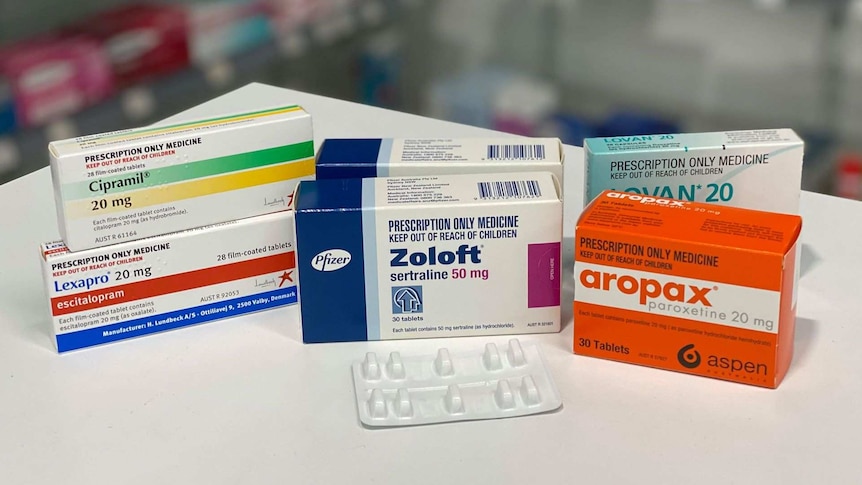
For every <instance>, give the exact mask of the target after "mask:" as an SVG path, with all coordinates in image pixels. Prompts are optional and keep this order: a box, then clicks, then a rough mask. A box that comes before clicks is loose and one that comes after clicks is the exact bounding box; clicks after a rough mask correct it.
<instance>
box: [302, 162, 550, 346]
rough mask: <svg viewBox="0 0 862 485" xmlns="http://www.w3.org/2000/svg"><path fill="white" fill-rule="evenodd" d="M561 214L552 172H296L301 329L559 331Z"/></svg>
mask: <svg viewBox="0 0 862 485" xmlns="http://www.w3.org/2000/svg"><path fill="white" fill-rule="evenodd" d="M561 216H562V202H561V201H560V198H559V191H558V186H557V181H556V179H555V177H554V176H553V175H552V174H551V173H550V172H525V173H517V174H511V173H509V174H484V175H482V174H478V175H476V174H466V175H441V176H427V177H389V178H366V179H346V180H336V179H332V180H317V181H313V182H302V183H301V184H300V186H299V187H298V188H297V195H296V231H297V236H298V237H297V258H298V262H297V269H298V271H299V285H300V311H301V314H302V329H303V340H304V341H305V342H332V341H350V340H387V339H405V338H423V337H452V336H464V335H493V334H515V333H537V332H556V331H559V329H560V276H561V273H560V272H561V266H560V250H561V246H560V240H561V237H562V222H561Z"/></svg>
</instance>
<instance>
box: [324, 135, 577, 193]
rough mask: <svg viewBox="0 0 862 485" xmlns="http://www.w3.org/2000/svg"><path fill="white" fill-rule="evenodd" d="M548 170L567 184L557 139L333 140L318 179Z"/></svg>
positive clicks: (561, 151) (327, 146)
mask: <svg viewBox="0 0 862 485" xmlns="http://www.w3.org/2000/svg"><path fill="white" fill-rule="evenodd" d="M535 171H548V172H551V173H553V174H554V175H556V177H557V180H559V181H560V183H561V184H562V181H563V147H562V145H561V144H560V140H558V139H556V138H511V137H510V138H455V139H453V138H382V139H381V138H371V139H338V138H336V139H328V140H325V141H324V142H323V145H322V146H321V147H320V151H319V152H318V154H317V178H318V179H342V178H363V177H401V176H420V175H445V174H456V173H485V172H491V173H503V172H535Z"/></svg>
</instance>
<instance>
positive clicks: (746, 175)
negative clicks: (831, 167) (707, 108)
mask: <svg viewBox="0 0 862 485" xmlns="http://www.w3.org/2000/svg"><path fill="white" fill-rule="evenodd" d="M803 151H804V143H803V141H802V140H801V139H800V138H799V136H798V135H797V134H796V133H795V132H793V130H789V129H780V130H752V131H728V132H719V133H689V134H668V135H643V136H612V137H604V138H588V139H586V140H584V156H585V157H586V165H587V201H591V200H593V198H595V197H596V196H598V195H599V194H600V193H601V192H602V191H604V190H617V191H621V192H631V193H634V194H642V195H649V196H652V197H662V198H666V199H679V200H687V201H697V202H708V203H713V204H719V205H729V206H733V207H745V208H748V209H756V210H764V211H772V212H783V213H788V214H797V213H798V212H799V196H800V193H801V190H802V187H801V185H802V156H803Z"/></svg>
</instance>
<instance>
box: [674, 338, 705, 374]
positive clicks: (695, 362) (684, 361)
mask: <svg viewBox="0 0 862 485" xmlns="http://www.w3.org/2000/svg"><path fill="white" fill-rule="evenodd" d="M676 360H678V361H679V364H680V365H681V366H683V367H685V368H686V369H694V368H696V367H697V366H699V365H700V352H698V351H697V350H694V344H688V345H686V346H685V347H683V348H681V349H679V352H677V353H676Z"/></svg>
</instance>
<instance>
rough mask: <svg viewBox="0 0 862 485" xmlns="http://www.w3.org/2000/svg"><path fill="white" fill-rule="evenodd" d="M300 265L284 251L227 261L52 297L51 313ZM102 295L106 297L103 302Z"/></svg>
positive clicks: (92, 306)
mask: <svg viewBox="0 0 862 485" xmlns="http://www.w3.org/2000/svg"><path fill="white" fill-rule="evenodd" d="M295 267H296V256H295V255H294V253H293V252H292V251H291V252H288V253H281V254H275V255H272V256H266V257H263V258H257V259H250V260H248V261H240V262H238V263H231V264H225V265H222V266H215V267H212V268H205V269H199V270H195V271H189V272H186V273H179V274H174V275H170V276H162V277H161V278H153V279H151V280H146V281H138V282H136V283H130V284H128V285H123V286H114V287H111V288H105V289H103V290H98V291H91V292H82V293H76V294H74V295H66V296H62V297H56V298H52V299H51V312H52V314H53V315H55V316H57V315H65V314H67V313H77V312H81V311H86V310H92V309H94V308H100V307H103V306H109V305H118V304H120V303H127V302H130V301H135V300H140V299H143V298H153V297H156V296H161V295H167V294H170V293H177V292H180V291H185V290H191V289H194V288H201V287H204V286H211V285H216V284H219V283H225V282H228V281H233V280H239V279H243V278H250V277H252V276H258V275H262V274H266V273H273V272H276V271H282V270H286V269H293V268H295ZM120 291H122V295H120V296H117V297H115V298H110V299H104V298H106V297H107V295H109V294H111V293H115V294H116V292H120ZM100 297H101V298H102V299H103V301H102V302H99V299H100ZM82 299H85V300H88V302H86V303H84V304H80V305H78V304H74V305H72V304H73V303H75V302H76V300H79V301H80V300H82Z"/></svg>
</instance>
